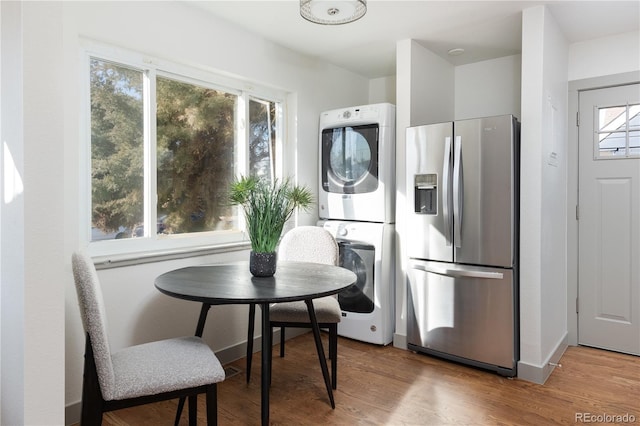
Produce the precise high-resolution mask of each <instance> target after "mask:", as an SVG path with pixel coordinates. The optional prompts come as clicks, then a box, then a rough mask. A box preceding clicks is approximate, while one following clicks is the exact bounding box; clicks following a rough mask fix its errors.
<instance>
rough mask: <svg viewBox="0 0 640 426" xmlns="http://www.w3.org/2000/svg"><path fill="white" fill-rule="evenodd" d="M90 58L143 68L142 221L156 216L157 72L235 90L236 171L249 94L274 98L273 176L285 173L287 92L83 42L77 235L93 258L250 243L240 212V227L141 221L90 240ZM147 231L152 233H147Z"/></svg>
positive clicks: (241, 165)
mask: <svg viewBox="0 0 640 426" xmlns="http://www.w3.org/2000/svg"><path fill="white" fill-rule="evenodd" d="M92 58H96V59H100V60H105V61H110V62H114V63H116V64H121V65H124V66H129V67H132V68H134V69H139V70H140V71H141V72H143V86H144V193H145V200H144V223H145V225H146V224H155V223H156V221H157V173H156V169H157V157H156V120H155V116H156V99H155V96H156V91H155V81H156V79H155V78H156V77H157V76H158V77H166V78H171V79H175V80H179V81H183V82H186V83H191V84H196V85H199V86H204V87H209V88H212V89H216V90H220V91H223V92H226V93H231V94H235V95H237V96H238V102H237V106H236V123H235V128H236V132H235V147H234V153H235V169H234V173H235V175H236V176H240V175H242V174H244V173H245V172H246V170H248V166H249V155H248V141H249V139H248V126H247V121H248V117H249V99H252V98H253V99H261V100H266V101H269V102H275V103H277V104H278V108H277V115H278V116H277V120H278V123H279V125H278V128H277V134H276V170H275V171H274V172H275V174H276V177H278V178H282V176H284V161H283V148H284V146H285V143H284V134H285V132H286V130H285V129H286V126H287V123H286V122H285V117H286V113H285V112H286V100H287V97H288V96H287V93H286V92H283V91H279V90H274V89H270V88H268V87H266V86H260V85H258V84H255V83H251V82H247V81H245V80H242V79H239V78H233V77H229V76H223V75H222V74H220V73H215V72H212V71H208V70H206V69H204V68H198V67H195V66H186V65H182V64H178V63H174V62H171V61H166V60H163V59H159V58H153V57H150V56H149V55H144V54H141V53H138V52H134V51H131V50H126V49H122V48H117V47H113V46H109V45H105V44H101V43H98V42H95V41H90V40H83V41H82V43H81V75H82V78H81V82H82V87H83V89H82V107H81V115H82V117H81V125H80V141H81V142H80V145H81V158H82V161H81V170H80V176H81V178H80V182H81V184H80V190H81V195H80V200H81V202H80V203H79V207H80V209H81V210H80V212H79V217H80V218H81V223H80V227H81V232H80V238H81V240H82V241H85V242H86V243H87V244H88V251H89V254H90V255H91V256H93V257H94V260H98V262H103V263H105V264H110V263H113V262H120V261H127V260H131V259H141V258H145V257H156V256H158V255H166V256H175V255H189V253H197V252H202V251H226V250H230V249H238V248H245V247H249V238H248V234H247V233H246V230H245V226H244V220H243V219H244V217H243V215H242V214H239V215H238V216H239V217H238V219H239V224H238V227H239V229H234V230H228V231H205V232H197V233H187V234H173V235H163V234H160V235H157V234H156V233H155V229H156V227H155V226H145V236H144V237H139V238H126V239H119V240H102V241H91V222H92V221H91V209H92V199H91V103H90V97H91V94H90V74H89V73H90V68H89V64H90V60H91V59H92ZM151 232H153V233H154V235H150V234H151Z"/></svg>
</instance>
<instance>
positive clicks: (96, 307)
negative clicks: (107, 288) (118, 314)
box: [71, 252, 115, 400]
mask: <svg viewBox="0 0 640 426" xmlns="http://www.w3.org/2000/svg"><path fill="white" fill-rule="evenodd" d="M71 265H72V268H73V277H74V279H75V283H76V294H77V295H78V304H79V305H80V317H81V318H82V325H83V327H84V331H85V332H86V333H87V334H88V335H89V338H90V340H91V348H92V350H93V356H94V359H95V363H96V370H97V372H98V381H99V383H100V389H101V391H102V395H103V397H104V399H105V400H110V399H113V397H114V393H115V375H114V369H113V364H112V360H111V348H110V347H109V339H108V337H107V336H108V334H107V316H106V314H105V308H104V302H103V299H102V290H101V288H100V282H99V280H98V274H97V272H96V268H95V266H94V265H93V261H92V260H91V258H90V257H89V256H88V255H87V254H85V253H81V252H77V253H74V254H73V255H72V257H71Z"/></svg>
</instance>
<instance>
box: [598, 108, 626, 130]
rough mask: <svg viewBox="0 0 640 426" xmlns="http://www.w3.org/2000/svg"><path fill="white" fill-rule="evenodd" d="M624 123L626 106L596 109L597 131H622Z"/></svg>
mask: <svg viewBox="0 0 640 426" xmlns="http://www.w3.org/2000/svg"><path fill="white" fill-rule="evenodd" d="M626 122H627V107H626V106H620V107H607V108H598V131H601V132H602V131H612V130H624V129H625V126H626Z"/></svg>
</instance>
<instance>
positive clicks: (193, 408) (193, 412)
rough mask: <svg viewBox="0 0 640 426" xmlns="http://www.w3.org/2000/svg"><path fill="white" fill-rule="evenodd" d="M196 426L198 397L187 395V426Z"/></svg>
mask: <svg viewBox="0 0 640 426" xmlns="http://www.w3.org/2000/svg"><path fill="white" fill-rule="evenodd" d="M197 425H198V395H189V426H197Z"/></svg>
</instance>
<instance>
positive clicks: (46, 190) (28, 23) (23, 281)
mask: <svg viewBox="0 0 640 426" xmlns="http://www.w3.org/2000/svg"><path fill="white" fill-rule="evenodd" d="M35 9H38V11H39V13H33V12H34V10H35ZM2 18H3V25H2V43H3V49H2V56H3V62H2V65H3V75H2V77H3V80H2V88H3V96H2V102H3V105H2V106H3V108H2V123H3V129H2V140H3V144H6V146H7V148H8V151H10V152H11V154H10V157H9V155H7V156H5V159H8V158H12V159H13V161H12V162H11V161H9V164H8V167H7V168H4V167H3V168H4V171H5V172H6V173H5V174H4V176H3V180H4V182H3V183H4V184H7V183H10V182H11V181H12V179H17V180H18V181H20V184H18V185H15V184H14V185H10V184H9V185H8V187H7V185H4V184H3V202H4V205H3V212H2V213H3V215H2V246H3V247H2V293H3V297H2V302H3V306H2V309H1V311H2V325H3V330H2V350H3V353H2V362H3V365H2V373H3V374H2V379H1V380H2V389H3V392H2V394H3V399H2V423H3V424H27V425H30V424H50V423H51V422H52V421H54V422H55V419H59V420H60V421H62V420H63V419H64V417H63V415H64V342H63V336H64V299H63V295H64V281H65V273H64V269H65V265H64V262H63V253H62V241H63V240H64V230H63V228H62V223H63V221H64V212H63V206H64V203H63V197H62V188H63V186H64V181H63V173H62V171H63V167H64V165H63V149H62V148H63V147H62V140H63V110H62V108H61V107H60V103H59V101H60V100H61V99H62V97H63V91H62V86H61V85H60V81H61V75H62V69H63V67H62V57H63V50H62V29H61V28H62V27H61V23H62V9H61V4H60V3H46V4H45V3H43V4H42V5H36V4H35V3H27V2H25V3H18V2H10V3H8V4H7V3H4V2H3V4H2ZM40 34H46V37H41V36H40ZM5 37H6V38H5ZM5 43H6V44H5ZM5 71H6V73H5ZM5 95H6V97H5ZM13 182H14V183H15V182H16V180H13Z"/></svg>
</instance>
